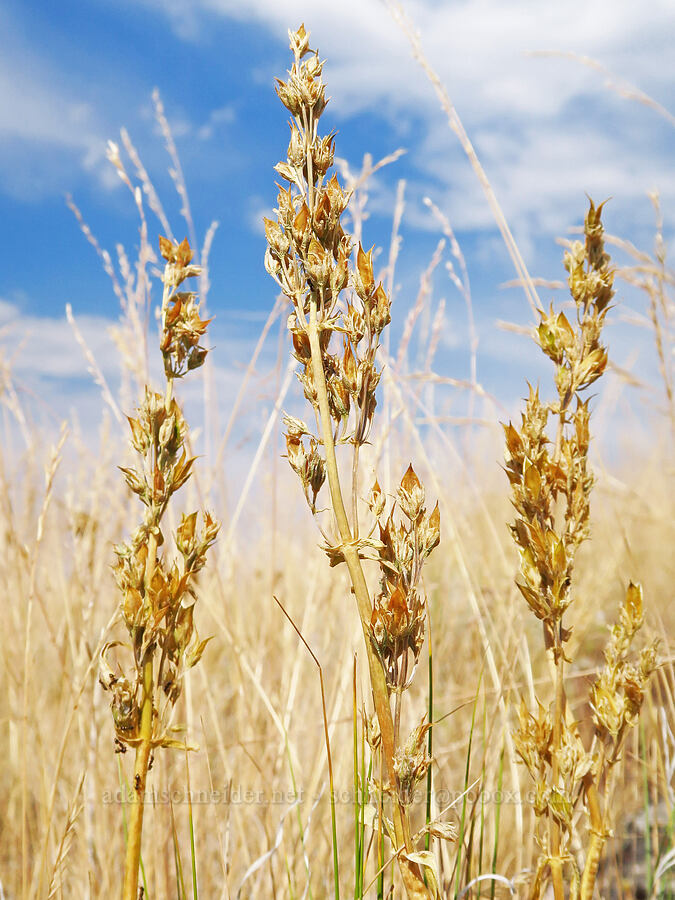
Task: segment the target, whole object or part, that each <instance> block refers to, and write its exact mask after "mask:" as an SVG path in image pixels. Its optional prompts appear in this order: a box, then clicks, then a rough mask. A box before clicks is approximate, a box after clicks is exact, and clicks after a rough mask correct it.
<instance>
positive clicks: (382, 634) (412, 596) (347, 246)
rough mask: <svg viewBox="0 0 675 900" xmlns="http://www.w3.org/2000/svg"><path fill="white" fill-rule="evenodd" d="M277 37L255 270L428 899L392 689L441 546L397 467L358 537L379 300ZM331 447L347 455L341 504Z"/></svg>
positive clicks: (406, 836)
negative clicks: (271, 160)
mask: <svg viewBox="0 0 675 900" xmlns="http://www.w3.org/2000/svg"><path fill="white" fill-rule="evenodd" d="M289 38H290V46H291V50H292V52H293V57H294V59H293V64H292V67H291V70H290V72H289V73H288V78H287V80H286V81H282V80H280V79H277V93H278V95H279V98H280V100H281V101H282V103H283V104H284V106H285V107H286V108H287V109H288V110H289V112H290V113H291V116H292V118H291V121H290V128H291V136H290V142H289V145H288V153H287V158H286V160H285V161H283V162H280V163H279V164H278V165H277V166H276V171H277V172H278V173H279V175H281V177H282V179H284V181H285V182H287V183H288V187H280V188H279V194H278V199H277V209H276V210H275V212H276V214H277V221H272V220H270V219H266V220H265V231H266V235H267V243H268V247H267V252H266V255H265V266H266V268H267V271H268V272H269V273H270V275H272V277H273V278H274V279H275V280H276V281H277V283H278V284H279V285H280V287H281V290H282V291H283V293H284V294H285V295H286V296H287V297H288V299H289V300H290V302H291V304H292V312H291V314H290V316H289V319H288V327H289V330H290V332H291V335H292V339H293V352H294V355H295V358H296V359H297V360H298V362H299V363H300V372H299V373H298V378H299V380H300V383H301V384H302V387H303V390H304V394H305V397H306V399H307V400H308V401H309V403H310V405H311V406H312V408H313V409H314V412H315V415H316V421H317V431H316V433H315V432H314V431H313V430H312V429H311V428H310V427H309V426H308V425H307V424H305V423H304V422H302V421H300V420H298V419H294V418H291V417H290V416H287V417H286V419H285V424H286V429H287V433H286V447H287V455H288V460H289V463H290V465H291V467H292V468H293V470H294V471H295V472H296V473H297V475H298V476H299V478H300V481H301V483H302V487H303V490H304V493H305V497H306V498H307V502H308V505H309V507H310V509H311V511H312V514H313V515H314V516H315V517H317V518H318V517H319V511H318V509H317V497H318V495H319V493H320V492H321V490H322V489H323V487H324V485H325V482H326V481H327V482H328V487H329V493H330V505H331V510H332V517H331V523H330V525H329V526H328V527H327V528H325V529H324V528H322V534H323V535H324V538H325V541H326V544H325V547H324V550H325V552H326V554H327V555H328V558H329V560H330V564H331V566H335V565H338V564H340V563H345V564H346V566H347V569H348V571H349V577H350V580H351V584H352V589H353V593H354V595H355V598H356V602H357V607H358V612H359V616H360V619H361V625H362V628H363V635H364V640H365V645H366V653H367V657H368V666H369V672H370V680H371V686H372V691H373V700H374V705H375V711H376V715H377V724H378V729H379V733H378V736H377V743H378V746H381V748H382V754H383V760H384V770H385V776H386V784H384V785H381V786H380V787H381V789H382V790H383V791H384V792H385V793H386V794H388V795H389V796H390V797H391V803H392V818H393V823H392V827H391V833H390V837H391V839H392V842H393V844H394V851H395V854H396V856H397V858H398V862H399V868H400V871H401V874H402V878H403V882H404V884H405V887H406V891H407V893H408V896H409V897H429V896H431V895H430V892H429V890H428V889H427V887H426V886H425V883H424V879H423V877H422V872H421V869H420V865H419V862H420V857H419V856H418V855H416V853H415V841H414V838H413V837H412V835H411V829H410V821H409V803H410V800H411V797H412V794H413V789H414V786H415V785H416V784H417V783H418V782H419V781H420V780H421V779H422V778H423V777H424V775H425V773H426V771H427V769H428V767H429V765H430V763H431V760H430V758H429V757H428V756H427V755H426V751H425V745H424V738H425V735H426V732H427V730H428V728H429V724H428V723H425V722H424V720H423V721H422V723H421V724H420V726H418V728H416V729H415V730H414V731H413V733H412V734H411V735H410V736H409V737H408V738H406V739H404V740H402V739H401V735H400V718H401V699H402V694H403V692H404V691H405V689H406V688H407V687H408V685H409V684H410V680H411V678H412V676H413V673H414V670H415V667H416V665H417V660H418V658H419V654H420V650H421V648H422V643H423V640H424V628H425V618H426V604H425V598H424V594H423V590H422V588H421V583H420V578H421V570H422V564H423V562H424V560H425V559H426V557H427V556H428V555H429V554H430V553H431V551H432V550H433V549H434V547H436V546H437V544H438V542H439V540H440V515H439V511H438V505H436V507H435V508H434V510H433V512H431V513H428V512H427V511H426V508H425V505H424V504H425V497H424V488H423V487H422V485H421V483H420V481H419V479H418V477H417V475H416V474H415V471H414V470H413V468H412V466H410V467H409V468H408V470H407V472H406V473H405V475H404V476H403V479H402V481H401V485H400V488H399V490H398V493H397V496H396V497H395V498H391V499H390V500H388V499H387V498H386V497H385V496H384V494H383V493H382V491H381V489H380V487H379V484H378V482H377V481H375V483H374V485H373V487H372V488H371V490H370V492H369V494H368V496H367V498H365V504H366V506H367V507H368V509H369V511H370V513H371V527H370V529H369V530H368V532H367V533H366V534H361V533H360V529H359V499H360V488H359V453H360V449H361V447H362V446H363V445H364V444H365V443H366V442H367V440H368V435H369V433H370V429H371V426H372V421H373V415H374V412H375V407H376V396H375V394H376V388H377V385H378V382H379V380H380V370H379V369H378V365H377V349H378V345H379V341H380V337H381V334H382V332H383V330H384V329H385V327H386V326H387V325H388V323H389V321H390V305H391V301H390V298H389V296H388V295H387V292H386V291H385V289H384V287H383V286H382V284H380V283H376V281H375V277H374V273H373V260H372V250H370V251H368V252H366V251H364V249H363V247H362V246H361V245H360V244H359V246H358V250H357V253H356V263H355V264H354V262H353V260H352V250H353V247H352V242H351V240H350V239H349V237H348V236H347V235H346V234H345V232H344V230H343V228H342V225H341V222H340V219H341V216H342V214H343V212H344V211H345V209H346V207H347V204H348V202H349V199H350V197H349V194H347V193H345V191H343V189H342V187H341V186H340V183H339V181H338V179H337V176H336V175H334V174H333V175H332V177H330V178H328V177H327V173H328V170H329V169H330V167H331V166H332V164H333V153H334V135H333V134H329V135H327V136H324V137H319V135H318V122H319V118H320V116H321V114H322V113H323V111H324V109H325V106H326V103H327V100H326V96H325V86H324V83H323V81H322V77H321V76H322V69H323V63H322V62H321V60H320V59H319V56H318V54H317V53H315V52H314V51H311V50H310V48H309V34H308V33H307V32H306V31H305V28H304V26H301V27H300V28H299V29H298V31H296V32H289ZM338 448H340V449H342V450H343V451H344V452H348V451H347V448H349V449H350V451H351V491H350V493H351V502H350V503H349V504H348V505H349V507H350V509H349V511H348V509H347V504H346V503H345V499H344V494H343V488H342V483H341V478H340V473H339V469H338V460H337V449H338ZM320 527H321V526H320ZM376 531H377V534H376ZM366 559H367V560H374V561H376V562H377V564H378V565H379V568H380V575H381V580H380V588H379V592H378V594H377V596H376V597H375V598H374V601H373V600H371V597H370V593H369V589H368V586H367V583H366V579H365V575H364V569H363V560H366ZM392 700H393V705H394V709H393V711H392ZM427 862H428V860H427V859H426V857H425V858H424V865H425V866H426V865H427ZM430 874H431V873H430ZM430 880H431V879H430Z"/></svg>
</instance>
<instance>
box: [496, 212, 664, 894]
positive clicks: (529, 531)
mask: <svg viewBox="0 0 675 900" xmlns="http://www.w3.org/2000/svg"><path fill="white" fill-rule="evenodd" d="M601 213H602V205H600V206H599V207H597V208H596V207H595V205H594V204H593V201H591V202H590V207H589V210H588V213H587V215H586V219H585V225H584V233H585V242H584V243H581V242H579V241H575V242H574V243H573V244H572V246H571V249H570V250H569V251H568V252H566V253H565V267H566V269H567V271H568V273H569V276H568V283H569V288H570V292H571V294H572V297H573V299H574V302H575V304H576V321H575V323H574V326H573V325H572V324H571V323H570V322H569V321H568V319H567V317H566V316H565V314H564V313H563V312H560V313H558V314H557V315H556V313H554V311H553V307H551V310H550V312H549V313H548V315H546V314H541V323H540V325H539V327H538V330H537V341H538V343H539V345H540V347H541V348H542V350H543V351H544V353H545V354H546V355H547V356H548V357H549V358H550V359H551V360H552V361H553V363H554V365H555V376H554V380H555V385H556V388H557V393H558V397H557V399H556V400H554V401H551V402H544V401H542V400H541V399H540V397H539V391H538V389H534V388H532V387H530V394H529V398H528V400H527V402H526V406H525V412H524V413H523V414H522V422H521V427H520V429H518V428H516V427H514V425H513V424H511V423H509V424H508V425H506V426H504V428H505V433H506V473H507V475H508V478H509V481H510V483H511V488H512V498H513V505H514V507H515V509H516V519H515V521H514V523H513V525H512V526H511V531H512V533H513V537H514V540H515V542H516V544H517V546H518V548H519V551H520V575H519V577H518V579H517V580H516V585H517V587H518V589H519V590H520V592H521V593H522V595H523V597H524V598H525V601H526V603H527V605H528V606H529V607H530V609H531V610H532V612H533V613H534V615H535V616H536V617H537V618H538V619H540V620H541V622H542V625H543V632H544V642H545V646H546V649H547V651H548V652H549V654H550V656H551V659H552V663H553V666H554V669H555V686H554V697H555V699H554V701H553V703H552V706H551V708H550V709H546V708H545V707H544V706H543V705H542V704H541V703H539V707H538V710H537V712H536V713H532V712H530V711H529V710H528V709H527V707H526V705H525V703H524V701H523V702H521V706H520V710H519V723H518V728H517V730H516V732H515V734H514V739H515V742H516V748H517V751H518V753H519V755H520V757H521V759H522V761H523V762H524V763H525V765H526V766H527V768H528V771H529V773H530V775H531V776H532V778H533V780H534V782H535V785H536V792H535V797H536V799H535V812H536V814H537V816H538V817H539V820H540V823H541V824H542V826H543V825H544V824H545V825H546V826H547V828H545V829H544V828H542V829H541V830H540V831H539V833H538V835H537V839H538V841H539V844H540V846H541V849H542V856H541V859H540V863H539V868H538V871H537V874H536V877H535V879H534V883H533V885H532V889H531V895H530V896H531V897H532V898H538V897H540V896H541V893H542V890H543V888H544V885H545V883H546V881H547V880H548V878H549V877H550V881H551V883H552V886H553V891H554V896H555V900H564V896H565V887H564V885H565V873H566V872H569V873H570V875H569V882H568V883H569V886H570V893H569V896H570V898H581V900H591V897H592V894H593V885H594V883H595V877H596V874H597V870H598V865H599V862H600V856H601V853H602V850H603V847H604V844H605V840H606V837H607V835H608V834H609V822H608V816H607V810H606V807H605V806H604V804H603V797H605V796H606V795H607V791H608V786H607V781H608V776H609V773H610V770H611V768H612V767H613V766H614V764H615V763H616V762H617V761H618V760H619V758H620V756H621V750H622V747H623V743H624V740H625V736H626V733H627V730H628V729H629V727H631V726H632V725H634V724H635V723H636V721H637V717H638V714H639V711H640V707H641V705H642V700H643V697H644V691H645V688H646V685H647V682H648V680H649V676H650V675H651V673H652V672H653V670H654V668H655V665H656V651H655V647H654V646H651V647H648V648H647V649H645V650H643V651H642V653H641V654H640V656H639V661H638V662H637V663H633V662H629V661H628V656H627V654H628V650H629V647H630V644H631V641H632V639H633V637H634V636H635V634H636V633H637V631H638V630H639V628H640V627H641V625H642V622H643V614H642V591H641V589H640V587H639V586H637V585H634V584H632V583H631V584H630V586H629V587H628V591H627V594H626V600H625V603H624V605H623V606H622V608H621V612H620V616H619V621H618V623H617V624H616V625H615V626H614V627H613V629H612V632H611V635H610V639H609V642H608V644H607V647H606V649H605V660H606V665H605V668H604V669H603V671H602V673H601V674H600V676H599V677H598V679H597V681H596V682H595V683H594V685H593V686H592V688H591V698H590V699H591V705H592V709H593V725H594V732H595V733H594V738H593V744H592V746H591V747H590V749H589V750H586V748H585V747H584V744H583V742H582V740H581V737H580V735H579V731H578V728H577V726H576V723H570V721H569V720H568V717H567V714H566V712H567V711H566V705H567V704H566V697H565V686H564V666H565V663H566V662H569V661H570V660H569V659H568V658H567V656H566V655H565V644H566V642H567V641H568V640H569V637H570V634H571V629H569V628H567V627H565V625H564V624H563V617H564V614H565V612H566V610H567V609H568V607H569V606H570V604H571V603H572V601H573V599H574V597H573V594H572V575H573V570H574V561H575V555H576V552H577V550H578V549H579V546H580V545H581V544H582V542H583V541H584V540H585V539H586V538H587V537H588V534H589V513H590V493H591V489H592V486H593V475H592V473H591V471H590V468H589V466H588V448H589V441H590V433H589V419H590V410H589V400H588V399H585V400H584V399H583V393H584V392H585V391H586V390H587V389H588V387H590V385H592V384H593V383H594V382H595V381H596V380H597V379H598V378H600V376H601V375H602V373H603V372H604V370H605V367H606V365H607V350H606V348H605V347H604V346H603V345H602V343H601V332H602V327H603V324H604V321H605V317H606V315H607V311H608V309H609V308H610V306H609V304H610V302H611V300H612V297H613V296H614V288H613V279H614V270H613V269H612V268H611V266H610V259H609V256H608V255H607V253H605V249H604V238H603V226H602V221H601ZM549 416H550V417H551V418H553V419H557V423H556V431H555V442H554V443H553V447H552V449H551V445H552V442H551V440H550V439H549V437H548V433H547V424H548V420H549ZM582 802H583V805H584V809H585V812H586V814H587V816H588V819H589V825H590V834H589V840H588V847H587V852H586V859H585V862H584V867H583V872H580V871H579V868H578V866H577V862H576V860H575V858H574V857H573V855H572V852H571V844H572V838H573V835H574V832H575V829H576V828H577V827H578V820H579V817H578V816H577V815H575V813H576V810H577V807H579V806H580V805H581V803H582Z"/></svg>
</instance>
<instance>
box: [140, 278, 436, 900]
mask: <svg viewBox="0 0 675 900" xmlns="http://www.w3.org/2000/svg"><path fill="white" fill-rule="evenodd" d="M308 335H309V343H310V348H311V353H312V376H313V381H314V388H315V390H316V393H317V401H318V406H319V418H320V424H321V436H322V439H323V446H324V452H325V454H326V475H327V478H328V485H329V488H330V495H331V502H332V507H333V512H334V514H335V520H336V523H337V527H338V531H339V534H340V539H341V541H342V552H343V555H344V558H345V562H346V564H347V569H348V570H349V577H350V579H351V583H352V590H353V592H354V596H355V597H356V604H357V607H358V611H359V617H360V619H361V627H362V629H363V639H364V642H365V645H366V655H367V657H368V669H369V672H370V684H371V687H372V691H373V702H374V704H375V712H376V714H377V719H378V722H379V725H380V733H381V736H382V749H383V752H384V758H385V765H386V768H387V775H388V777H389V782H390V784H391V786H392V788H394V789H395V788H396V784H397V778H396V772H395V771H394V753H395V749H396V747H395V742H394V723H393V719H392V715H391V707H390V705H389V690H388V688H387V679H386V676H385V672H384V668H383V666H382V663H381V661H380V659H379V657H378V656H377V654H376V653H375V649H374V647H373V645H372V642H371V640H370V617H371V614H372V606H371V600H370V594H369V591H368V585H367V583H366V578H365V575H364V573H363V567H362V565H361V560H360V559H359V554H358V549H357V548H356V546H354V544H353V543H352V533H351V528H350V526H349V520H348V518H347V512H346V510H345V505H344V500H343V497H342V489H341V487H340V476H339V472H338V465H337V457H336V454H335V441H334V439H333V431H332V428H331V416H330V407H329V405H328V390H327V387H326V375H325V372H324V368H323V358H322V354H321V347H320V344H319V328H318V322H317V296H316V293H315V292H312V294H311V295H310V301H309V326H308ZM393 807H394V810H393V811H394V830H395V835H396V844H397V847H396V849H397V850H399V851H400V850H411V849H412V848H411V847H410V837H409V827H407V826H408V822H407V816H406V812H405V809H404V808H403V806H402V804H401V802H400V800H399V799H398V798H397V797H395V798H394V803H393ZM399 865H400V869H401V874H402V876H403V881H404V884H405V887H406V891H407V892H408V896H409V897H411V898H414V897H428V896H429V893H428V891H427V889H426V887H425V885H424V882H423V880H422V875H421V873H420V871H419V867H418V866H417V865H416V864H414V863H410V862H409V861H408V860H407V859H404V858H402V857H400V856H399ZM125 900H126V898H125Z"/></svg>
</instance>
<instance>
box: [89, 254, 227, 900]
mask: <svg viewBox="0 0 675 900" xmlns="http://www.w3.org/2000/svg"><path fill="white" fill-rule="evenodd" d="M160 251H161V254H162V256H163V257H164V259H165V261H166V265H165V267H164V273H163V284H164V292H163V298H162V309H161V322H162V333H161V340H160V348H161V352H162V358H163V361H164V372H165V376H166V390H165V393H164V394H160V393H157V392H155V391H153V390H151V389H150V388H149V387H147V386H146V388H145V396H144V398H143V402H142V404H141V406H140V407H139V409H138V413H137V416H136V417H135V418H129V425H130V426H131V444H132V447H133V449H134V450H135V451H136V453H137V454H138V456H139V458H140V465H139V466H138V467H137V468H123V467H121V471H122V472H123V474H124V477H125V479H126V481H127V484H128V486H129V487H130V488H131V490H132V491H133V492H134V493H135V494H136V495H137V496H138V498H139V499H140V500H141V502H142V503H143V505H144V506H145V515H144V518H143V522H142V523H141V524H140V525H139V527H138V528H137V529H136V530H135V532H134V534H133V535H132V537H131V540H130V541H129V542H128V543H124V544H120V545H118V546H117V547H115V553H116V555H117V562H116V564H115V566H114V573H115V579H116V581H117V584H118V587H119V589H120V592H121V595H122V596H121V600H120V609H121V613H122V617H123V619H124V624H125V626H126V628H127V630H128V632H129V637H130V650H131V660H130V663H131V666H130V668H127V669H123V668H122V667H121V665H120V663H119V661H118V662H115V663H114V664H111V663H110V662H109V661H108V657H109V654H110V651H111V650H113V649H116V650H117V649H118V648H122V647H125V646H127V645H124V644H122V643H121V642H119V641H112V642H109V643H107V644H106V645H105V647H104V649H103V652H102V654H101V673H100V681H101V684H102V685H103V687H104V688H105V690H107V691H110V693H111V694H112V701H111V707H112V715H113V721H114V725H115V735H116V736H115V743H116V745H117V749H118V750H119V751H121V752H124V751H126V749H127V747H133V748H135V751H136V760H135V766H134V783H133V792H132V806H131V819H130V825H129V837H128V841H127V858H126V865H125V882H124V898H125V900H135V898H136V896H137V889H138V864H139V853H140V841H141V831H142V822H143V806H144V793H145V785H146V775H147V771H148V768H149V766H150V765H151V756H152V753H153V751H154V750H155V749H157V748H159V747H174V748H178V749H186V745H185V743H184V742H183V741H182V740H180V739H179V738H178V737H177V736H176V734H177V732H180V731H181V730H182V729H181V728H180V726H176V725H172V716H173V712H174V709H175V706H176V702H177V700H178V698H179V696H180V694H181V689H182V686H183V678H184V675H185V672H186V671H187V670H188V669H190V668H191V667H192V666H194V665H196V663H198V662H199V660H200V658H201V656H202V653H203V652H204V648H205V646H206V644H207V642H208V640H209V639H208V638H207V639H206V640H200V639H199V637H198V635H197V630H196V628H195V624H194V604H195V600H196V593H195V586H196V578H197V575H198V573H199V572H200V570H201V569H202V568H203V567H204V565H205V563H206V555H207V551H208V549H209V547H210V546H211V545H212V544H213V542H214V541H215V539H216V535H217V533H218V529H219V525H218V523H217V522H216V521H215V519H214V518H213V517H212V516H211V514H210V513H208V512H205V513H204V514H203V523H202V525H201V528H198V525H197V518H198V517H197V513H196V512H193V513H191V514H190V515H187V516H186V515H183V516H182V518H181V523H180V525H179V526H178V528H177V530H176V535H175V544H176V548H177V550H178V554H179V560H178V561H176V560H173V561H169V559H168V558H167V555H166V553H159V555H158V550H159V548H161V547H164V546H165V541H164V535H163V533H162V528H161V526H162V518H163V516H164V513H165V512H166V509H167V506H168V504H169V501H170V499H171V497H172V496H173V495H174V494H175V493H176V491H178V490H179V489H180V488H181V487H182V486H183V485H184V484H185V482H186V481H187V480H188V478H189V477H190V473H191V470H192V466H193V463H194V461H195V458H194V457H189V456H188V452H187V446H186V442H187V436H188V426H187V423H186V421H185V419H184V418H183V414H182V413H181V410H180V407H179V405H178V402H177V401H176V399H175V397H174V396H173V383H174V380H175V379H177V378H182V377H183V376H184V375H185V374H186V373H187V372H188V371H190V370H192V369H197V368H199V367H200V366H201V365H203V363H204V360H205V358H206V353H207V351H206V350H205V349H204V347H202V346H201V341H202V339H203V337H204V334H205V332H206V328H207V325H208V320H202V319H200V317H199V305H198V303H197V302H196V299H195V294H194V293H192V292H190V291H181V290H178V289H179V288H180V286H181V285H182V284H183V282H184V281H185V280H186V279H188V278H191V277H194V276H195V275H198V274H199V272H200V270H199V267H198V266H195V265H193V264H192V251H191V249H190V247H189V245H188V242H187V240H184V241H183V242H182V243H181V244H178V245H176V244H174V243H172V242H171V241H169V240H168V239H166V238H163V237H162V238H160Z"/></svg>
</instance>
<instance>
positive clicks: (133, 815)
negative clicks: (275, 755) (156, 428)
mask: <svg viewBox="0 0 675 900" xmlns="http://www.w3.org/2000/svg"><path fill="white" fill-rule="evenodd" d="M156 556H157V535H156V533H155V532H154V531H150V534H149V536H148V555H147V559H146V564H145V578H144V584H145V596H146V602H147V598H148V595H149V590H150V584H151V582H152V576H153V575H154V571H155V558H156ZM153 649H154V648H151V647H150V648H148V650H146V658H145V661H144V663H143V703H142V705H141V743H140V744H139V745H138V747H137V748H136V760H135V762H134V785H133V799H132V801H131V810H130V814H129V831H128V835H127V850H126V857H125V860H124V891H123V894H122V897H123V900H137V896H138V862H139V859H140V856H141V836H142V833H143V811H144V802H145V783H146V778H147V774H148V766H149V764H150V752H151V750H152V726H153V713H154V666H153Z"/></svg>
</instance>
